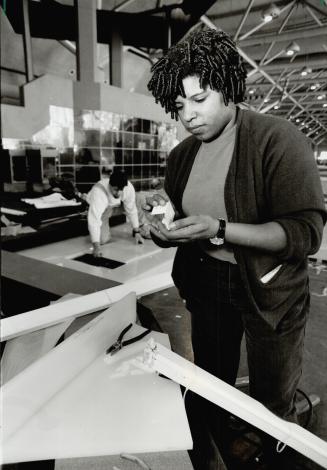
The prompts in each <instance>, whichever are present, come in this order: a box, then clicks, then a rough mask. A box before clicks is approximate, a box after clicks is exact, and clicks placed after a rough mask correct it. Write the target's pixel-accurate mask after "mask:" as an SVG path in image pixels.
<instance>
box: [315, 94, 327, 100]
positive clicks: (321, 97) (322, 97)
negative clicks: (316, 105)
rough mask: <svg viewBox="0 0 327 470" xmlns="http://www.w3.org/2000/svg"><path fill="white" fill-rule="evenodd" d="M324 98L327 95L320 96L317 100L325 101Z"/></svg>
mask: <svg viewBox="0 0 327 470" xmlns="http://www.w3.org/2000/svg"><path fill="white" fill-rule="evenodd" d="M324 98H326V95H318V96H317V100H323V99H324Z"/></svg>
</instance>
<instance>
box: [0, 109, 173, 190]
mask: <svg viewBox="0 0 327 470" xmlns="http://www.w3.org/2000/svg"><path fill="white" fill-rule="evenodd" d="M176 133H177V129H176V127H175V126H173V125H170V124H167V123H163V122H155V121H149V120H146V119H139V118H135V117H133V116H125V115H120V114H115V113H111V112H107V111H90V110H85V111H83V112H81V113H79V114H77V115H76V114H75V116H74V115H73V110H72V109H68V108H61V107H57V106H50V124H49V125H48V126H47V127H46V128H45V129H43V130H42V131H40V132H38V133H37V134H35V135H34V136H32V138H31V140H30V141H13V140H12V139H10V140H9V139H3V146H4V148H11V149H13V150H12V151H11V153H12V154H13V153H15V152H16V154H17V151H18V153H19V151H23V150H25V151H26V150H30V149H34V150H37V149H39V150H40V159H41V161H40V165H41V170H40V172H39V173H38V176H36V173H37V172H36V173H35V177H38V178H39V179H40V178H41V181H43V182H44V181H45V180H46V179H47V178H49V177H50V176H53V174H56V175H57V176H59V177H63V178H66V179H71V180H72V181H74V183H75V184H76V186H77V187H78V189H79V190H80V191H81V192H86V191H88V190H89V189H90V187H91V186H92V184H94V183H95V182H96V181H98V179H99V178H100V177H101V175H103V174H107V173H108V172H110V170H112V168H113V167H114V166H115V167H118V168H121V169H123V170H125V171H126V173H127V175H128V177H129V179H130V181H132V183H133V184H134V186H135V188H136V189H137V190H138V189H148V188H149V187H150V183H151V180H152V179H153V178H163V176H164V172H165V165H166V158H167V155H168V153H169V151H170V150H171V149H172V148H173V147H174V146H175V145H176V143H177V140H176ZM20 155H21V156H23V155H24V152H23V153H21V152H20ZM17 158H19V157H18V155H17V157H16V158H15V159H17ZM15 159H14V160H15ZM17 163H18V162H16V163H15V162H14V163H13V162H12V163H11V165H12V180H13V181H16V177H15V171H14V167H15V166H16V167H17V168H18V167H19V168H20V174H22V173H24V172H22V169H21V166H22V165H18V164H17ZM40 175H41V176H40Z"/></svg>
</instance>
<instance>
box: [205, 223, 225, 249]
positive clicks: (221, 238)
mask: <svg viewBox="0 0 327 470" xmlns="http://www.w3.org/2000/svg"><path fill="white" fill-rule="evenodd" d="M218 221H219V228H218V232H217V234H216V235H215V236H214V237H213V238H209V240H210V243H212V244H213V245H223V244H224V243H225V231H226V220H225V219H218Z"/></svg>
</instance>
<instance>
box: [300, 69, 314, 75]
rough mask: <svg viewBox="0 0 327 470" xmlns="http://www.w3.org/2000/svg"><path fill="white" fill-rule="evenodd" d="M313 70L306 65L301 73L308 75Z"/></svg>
mask: <svg viewBox="0 0 327 470" xmlns="http://www.w3.org/2000/svg"><path fill="white" fill-rule="evenodd" d="M311 72H312V69H310V68H309V67H305V68H304V69H303V70H302V72H301V75H302V77H306V76H307V75H308V74H309V73H311Z"/></svg>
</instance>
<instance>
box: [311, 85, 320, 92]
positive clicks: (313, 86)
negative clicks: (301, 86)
mask: <svg viewBox="0 0 327 470" xmlns="http://www.w3.org/2000/svg"><path fill="white" fill-rule="evenodd" d="M319 86H320V83H315V84H314V85H311V87H310V90H315V89H316V88H318V87H319Z"/></svg>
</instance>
